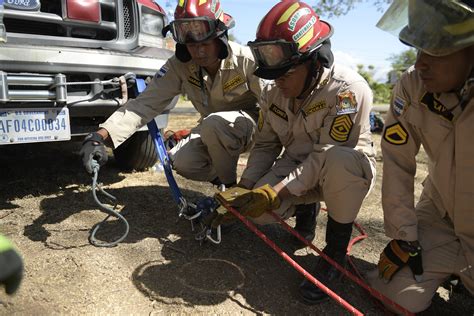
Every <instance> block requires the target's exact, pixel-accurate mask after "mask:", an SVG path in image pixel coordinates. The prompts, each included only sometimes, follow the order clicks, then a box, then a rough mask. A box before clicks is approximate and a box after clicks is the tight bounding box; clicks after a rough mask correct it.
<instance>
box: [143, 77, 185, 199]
mask: <svg viewBox="0 0 474 316" xmlns="http://www.w3.org/2000/svg"><path fill="white" fill-rule="evenodd" d="M136 82H137V90H138V93H141V92H142V91H143V90H145V88H146V84H145V80H143V79H137V81H136ZM147 126H148V131H149V132H150V136H151V138H152V139H153V142H154V143H155V148H156V151H157V152H158V158H159V159H160V161H161V164H162V165H163V169H164V170H165V175H166V180H168V184H169V186H170V188H171V193H172V195H173V198H174V200H175V202H176V203H177V204H178V206H180V205H181V203H182V199H183V195H182V194H181V191H180V189H179V187H178V184H177V183H176V180H175V179H174V177H173V171H172V169H171V163H170V158H169V156H168V153H167V151H166V146H165V143H164V142H163V136H161V133H160V130H159V129H158V126H157V125H156V122H155V120H154V119H153V120H151V121H150V122H149V123H148V124H147Z"/></svg>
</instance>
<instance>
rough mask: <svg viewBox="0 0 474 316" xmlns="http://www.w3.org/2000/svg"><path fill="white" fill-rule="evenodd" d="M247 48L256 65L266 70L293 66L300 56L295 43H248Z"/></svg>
mask: <svg viewBox="0 0 474 316" xmlns="http://www.w3.org/2000/svg"><path fill="white" fill-rule="evenodd" d="M248 46H249V47H250V49H251V50H252V54H253V56H254V57H255V61H256V62H257V65H258V66H259V67H263V68H268V69H277V68H283V67H285V66H288V65H292V64H295V63H296V62H297V61H298V60H299V59H300V57H301V56H302V54H301V53H300V52H299V51H298V45H297V44H296V43H292V42H287V41H284V40H275V41H255V42H248Z"/></svg>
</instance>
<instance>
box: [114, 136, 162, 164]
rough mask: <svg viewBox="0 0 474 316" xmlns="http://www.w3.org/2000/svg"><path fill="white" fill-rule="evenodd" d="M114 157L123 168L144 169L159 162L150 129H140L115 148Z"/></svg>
mask: <svg viewBox="0 0 474 316" xmlns="http://www.w3.org/2000/svg"><path fill="white" fill-rule="evenodd" d="M114 157H115V161H116V162H117V165H118V166H119V167H120V168H121V169H123V170H127V171H129V170H136V171H143V170H145V169H146V168H149V167H151V166H153V165H154V164H155V163H156V162H157V160H158V153H157V151H156V148H155V144H154V142H153V139H152V138H151V136H150V134H149V133H148V131H139V132H136V133H135V134H133V135H132V136H131V137H130V138H129V139H127V140H126V141H125V142H124V143H123V144H122V145H120V146H119V147H117V148H116V149H114Z"/></svg>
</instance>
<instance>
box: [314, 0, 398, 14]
mask: <svg viewBox="0 0 474 316" xmlns="http://www.w3.org/2000/svg"><path fill="white" fill-rule="evenodd" d="M361 2H370V3H372V4H373V5H374V6H375V7H376V8H377V9H378V10H380V11H383V9H384V8H385V7H386V5H387V4H389V3H390V2H391V0H370V1H369V0H317V1H308V3H311V4H314V5H312V7H313V9H314V10H315V11H316V13H318V14H319V15H325V16H328V17H331V16H340V15H345V14H347V13H348V12H349V11H350V10H352V9H354V7H355V6H356V5H357V4H359V3H361Z"/></svg>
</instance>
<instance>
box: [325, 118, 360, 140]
mask: <svg viewBox="0 0 474 316" xmlns="http://www.w3.org/2000/svg"><path fill="white" fill-rule="evenodd" d="M353 125H354V123H353V122H352V119H351V116H350V115H348V114H345V115H341V116H337V117H336V118H335V119H334V120H333V121H332V125H331V131H330V133H329V136H331V138H332V139H334V140H335V141H336V142H341V143H342V142H345V141H347V140H348V139H349V134H350V133H351V130H352V126H353Z"/></svg>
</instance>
